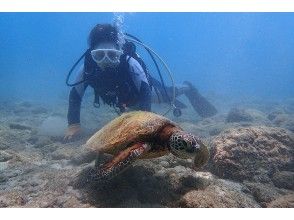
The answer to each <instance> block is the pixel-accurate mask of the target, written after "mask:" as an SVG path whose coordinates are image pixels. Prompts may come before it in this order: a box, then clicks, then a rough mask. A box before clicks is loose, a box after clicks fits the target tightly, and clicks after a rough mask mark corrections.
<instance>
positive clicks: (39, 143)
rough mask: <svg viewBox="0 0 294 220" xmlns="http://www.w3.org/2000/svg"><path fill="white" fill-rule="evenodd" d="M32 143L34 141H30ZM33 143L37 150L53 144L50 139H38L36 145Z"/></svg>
mask: <svg viewBox="0 0 294 220" xmlns="http://www.w3.org/2000/svg"><path fill="white" fill-rule="evenodd" d="M30 141H32V140H30ZM31 143H32V144H33V145H34V147H35V148H42V147H45V146H47V145H50V144H52V143H53V142H52V141H51V139H50V138H48V137H40V138H38V139H37V141H36V142H35V143H34V141H33V142H31Z"/></svg>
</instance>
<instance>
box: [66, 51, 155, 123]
mask: <svg viewBox="0 0 294 220" xmlns="http://www.w3.org/2000/svg"><path fill="white" fill-rule="evenodd" d="M85 79H86V80H85ZM81 80H85V81H84V82H83V83H81V84H78V85H76V86H74V87H73V88H72V89H71V91H70V95H69V107H68V115H67V118H68V124H69V125H71V124H76V123H80V109H81V102H82V98H83V95H84V92H85V90H86V88H87V87H88V86H91V87H92V88H93V89H94V92H95V101H96V102H99V98H101V99H102V101H103V102H104V103H105V104H108V105H114V106H116V107H119V108H120V109H121V110H122V109H123V106H127V107H132V108H134V109H137V110H144V111H151V88H150V86H149V82H148V80H147V77H146V74H145V72H144V70H143V68H142V66H141V65H140V64H139V62H138V61H137V60H136V59H134V58H133V57H130V56H127V55H122V56H121V59H120V64H119V66H118V67H117V68H115V69H108V70H104V71H102V70H101V69H100V68H99V67H98V66H97V64H96V63H94V61H93V60H92V58H91V57H90V56H89V54H88V55H86V57H85V63H84V67H83V69H82V70H81V71H80V73H79V75H78V77H77V80H76V81H77V82H79V81H81ZM97 104H98V103H97Z"/></svg>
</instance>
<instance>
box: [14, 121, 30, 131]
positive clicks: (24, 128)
mask: <svg viewBox="0 0 294 220" xmlns="http://www.w3.org/2000/svg"><path fill="white" fill-rule="evenodd" d="M9 128H10V129H18V130H32V128H31V127H29V126H26V125H21V124H16V123H10V124H9Z"/></svg>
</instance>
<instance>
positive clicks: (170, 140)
mask: <svg viewBox="0 0 294 220" xmlns="http://www.w3.org/2000/svg"><path fill="white" fill-rule="evenodd" d="M86 149H87V150H88V151H89V152H92V153H93V152H95V153H98V154H101V153H102V154H104V153H106V154H111V155H113V157H112V159H111V160H110V161H108V162H106V163H104V164H102V165H100V166H96V167H95V169H93V170H92V172H91V174H90V176H91V179H93V180H106V179H110V178H111V177H113V176H115V175H117V174H119V173H120V172H122V171H123V170H125V169H126V168H127V167H128V166H129V165H130V164H132V163H133V162H134V161H135V160H136V159H149V158H156V157H160V156H163V155H165V154H167V153H169V152H171V153H172V154H173V155H175V156H177V157H179V158H183V159H188V158H193V159H194V167H197V168H198V167H201V166H202V165H204V164H205V163H206V162H207V160H208V158H209V152H208V149H207V147H206V146H205V145H204V144H203V143H202V141H201V140H200V139H199V138H197V137H195V136H194V135H193V134H190V133H187V132H185V131H183V130H182V129H181V128H180V127H179V126H178V125H177V124H176V123H174V122H172V121H171V120H169V119H167V118H165V117H163V116H161V115H157V114H155V113H152V112H145V111H132V112H128V113H124V114H122V115H121V116H119V117H117V118H115V119H114V120H112V121H111V122H109V123H108V124H106V125H105V126H104V127H103V128H101V129H100V130H99V131H98V132H96V133H95V134H94V135H93V136H92V137H91V138H90V139H89V140H88V141H87V143H86Z"/></svg>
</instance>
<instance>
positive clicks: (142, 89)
mask: <svg viewBox="0 0 294 220" xmlns="http://www.w3.org/2000/svg"><path fill="white" fill-rule="evenodd" d="M129 71H130V74H131V77H132V79H133V82H134V84H135V86H136V88H137V90H138V93H139V97H138V98H139V101H138V105H139V109H140V110H142V111H151V89H150V86H149V82H148V80H147V77H146V74H145V72H144V70H143V68H142V66H141V65H140V64H139V62H138V61H137V60H135V59H134V58H130V59H129Z"/></svg>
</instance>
